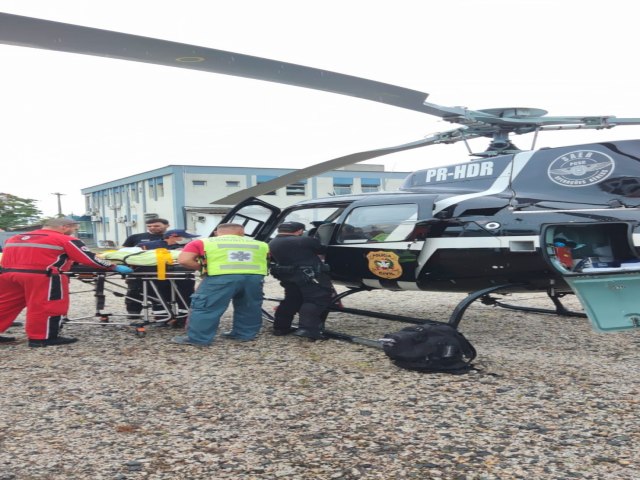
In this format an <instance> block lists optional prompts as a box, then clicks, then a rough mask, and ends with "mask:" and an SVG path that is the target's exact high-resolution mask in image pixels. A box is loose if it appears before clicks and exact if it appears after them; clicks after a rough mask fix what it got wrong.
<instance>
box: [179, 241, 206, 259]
mask: <svg viewBox="0 0 640 480" xmlns="http://www.w3.org/2000/svg"><path fill="white" fill-rule="evenodd" d="M182 251H183V252H189V253H195V254H196V255H198V256H199V257H204V243H203V242H202V240H192V241H191V242H189V243H187V244H186V245H185V246H184V248H183V249H182Z"/></svg>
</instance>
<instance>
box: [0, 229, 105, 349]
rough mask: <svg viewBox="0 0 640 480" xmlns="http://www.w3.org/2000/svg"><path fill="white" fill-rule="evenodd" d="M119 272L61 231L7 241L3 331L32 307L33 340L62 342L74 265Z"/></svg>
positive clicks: (0, 306) (1, 290) (1, 283)
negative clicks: (67, 274) (59, 335)
mask: <svg viewBox="0 0 640 480" xmlns="http://www.w3.org/2000/svg"><path fill="white" fill-rule="evenodd" d="M74 262H77V263H81V264H83V265H88V266H91V267H97V268H98V269H104V270H113V269H114V268H115V265H114V264H112V263H111V262H109V261H108V260H102V259H101V258H98V257H96V256H95V254H94V253H93V252H91V251H90V250H89V248H88V247H87V246H86V245H85V244H84V243H83V242H82V241H81V240H78V239H77V238H76V237H72V236H69V235H65V234H63V233H59V232H57V231H55V230H47V229H43V230H34V231H33V232H28V233H24V234H20V235H15V236H13V237H11V238H10V239H8V240H7V242H6V243H5V246H4V250H3V254H2V268H1V269H0V333H2V332H4V331H5V330H7V329H8V328H9V327H10V326H11V324H12V323H13V321H14V320H15V319H16V317H17V316H18V315H19V314H20V312H21V311H22V310H23V309H24V308H25V307H26V308H27V321H26V323H25V330H26V332H27V337H28V338H29V339H30V340H46V339H50V338H57V337H58V333H59V331H60V324H61V320H62V318H63V317H64V316H65V315H66V314H67V312H68V310H69V277H68V276H66V275H60V272H64V271H68V270H69V269H70V268H71V265H72V264H73V263H74Z"/></svg>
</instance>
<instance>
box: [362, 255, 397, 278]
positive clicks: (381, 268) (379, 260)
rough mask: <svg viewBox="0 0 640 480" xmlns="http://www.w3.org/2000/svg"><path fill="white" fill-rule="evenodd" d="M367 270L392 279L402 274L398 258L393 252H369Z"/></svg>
mask: <svg viewBox="0 0 640 480" xmlns="http://www.w3.org/2000/svg"><path fill="white" fill-rule="evenodd" d="M367 259H368V260H369V271H370V272H371V273H373V274H374V275H376V276H377V277H381V278H385V279H389V280H392V279H394V278H398V277H400V276H401V275H402V267H401V266H400V262H399V260H400V258H399V257H398V255H396V254H395V253H393V252H383V251H378V252H369V253H367Z"/></svg>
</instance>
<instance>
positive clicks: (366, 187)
mask: <svg viewBox="0 0 640 480" xmlns="http://www.w3.org/2000/svg"><path fill="white" fill-rule="evenodd" d="M360 188H361V190H362V193H369V192H377V191H379V190H380V179H379V178H361V179H360Z"/></svg>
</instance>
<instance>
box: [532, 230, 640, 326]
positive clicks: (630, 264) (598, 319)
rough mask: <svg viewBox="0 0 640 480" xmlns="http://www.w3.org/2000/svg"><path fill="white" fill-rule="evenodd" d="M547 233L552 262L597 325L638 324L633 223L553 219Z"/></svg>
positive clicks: (639, 261)
mask: <svg viewBox="0 0 640 480" xmlns="http://www.w3.org/2000/svg"><path fill="white" fill-rule="evenodd" d="M543 238H544V240H545V245H546V249H547V255H548V256H549V258H550V260H551V263H552V265H553V266H554V268H555V269H556V270H558V271H559V272H560V273H561V274H562V276H563V278H564V280H565V281H566V282H567V284H568V285H569V286H570V287H571V289H572V290H573V292H574V293H575V294H576V296H577V297H578V299H579V300H580V303H582V306H583V307H584V310H585V313H586V314H587V317H588V318H589V320H590V321H591V325H592V327H593V329H594V330H596V331H598V332H615V331H621V330H630V329H634V328H640V303H639V302H638V292H640V258H638V256H637V253H636V249H635V247H634V245H633V242H632V238H633V237H632V225H631V224H628V223H625V222H620V223H607V224H602V223H600V224H598V223H589V224H565V225H551V226H548V227H547V228H546V230H545V233H544V237H543Z"/></svg>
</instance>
